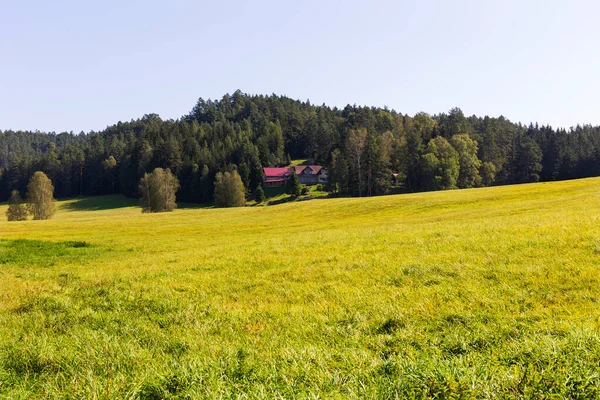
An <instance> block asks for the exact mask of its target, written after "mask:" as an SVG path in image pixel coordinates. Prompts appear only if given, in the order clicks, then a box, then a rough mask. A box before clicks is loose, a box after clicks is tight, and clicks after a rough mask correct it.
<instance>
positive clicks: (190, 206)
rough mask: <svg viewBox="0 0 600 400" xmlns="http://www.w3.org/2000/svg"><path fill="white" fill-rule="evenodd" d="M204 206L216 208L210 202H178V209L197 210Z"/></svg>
mask: <svg viewBox="0 0 600 400" xmlns="http://www.w3.org/2000/svg"><path fill="white" fill-rule="evenodd" d="M203 208H214V206H213V205H212V204H208V203H201V204H198V203H177V209H178V210H196V209H203Z"/></svg>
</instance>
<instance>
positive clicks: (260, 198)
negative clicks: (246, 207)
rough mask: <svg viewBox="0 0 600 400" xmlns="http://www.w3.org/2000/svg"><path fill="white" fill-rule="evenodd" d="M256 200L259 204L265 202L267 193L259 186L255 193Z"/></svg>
mask: <svg viewBox="0 0 600 400" xmlns="http://www.w3.org/2000/svg"><path fill="white" fill-rule="evenodd" d="M254 200H255V201H256V203H258V204H260V203H262V202H263V201H265V191H264V190H263V188H262V186H258V187H257V188H256V190H255V191H254Z"/></svg>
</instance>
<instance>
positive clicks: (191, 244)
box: [0, 179, 600, 399]
mask: <svg viewBox="0 0 600 400" xmlns="http://www.w3.org/2000/svg"><path fill="white" fill-rule="evenodd" d="M5 210H6V206H0V213H1V216H2V217H3V216H4V212H5ZM599 284H600V179H584V180H576V181H568V182H557V183H545V184H532V185H521V186H507V187H494V188H485V189H473V190H460V191H446V192H435V193H425V194H411V195H399V196H387V197H377V198H365V199H327V200H312V201H304V202H298V203H286V204H281V205H277V206H271V207H247V208H238V209H211V208H194V207H186V208H180V209H177V210H176V211H175V212H173V213H166V214H142V213H141V212H140V209H139V208H138V207H137V206H136V205H135V202H131V201H127V200H124V199H122V198H118V197H104V198H102V197H100V198H92V199H79V200H70V201H64V202H60V203H59V210H58V212H57V214H56V215H55V217H54V219H52V220H49V221H26V222H22V223H18V222H11V223H8V222H6V221H5V219H4V218H2V219H1V221H0V396H1V397H6V398H17V399H18V398H31V397H49V398H87V399H90V398H111V399H112V398H150V399H154V398H185V397H188V398H199V397H200V398H202V397H212V398H214V397H222V398H278V397H283V398H317V397H325V398H346V397H369V398H422V397H440V398H444V397H445V398H507V397H508V398H510V397H513V398H544V397H546V398H547V397H555V398H561V397H570V398H598V397H600V307H599V306H600V304H599V303H600V290H599V289H600V286H599Z"/></svg>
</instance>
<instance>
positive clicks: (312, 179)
mask: <svg viewBox="0 0 600 400" xmlns="http://www.w3.org/2000/svg"><path fill="white" fill-rule="evenodd" d="M263 172H264V178H263V185H264V186H265V187H274V186H281V185H285V183H286V182H287V181H288V179H290V176H292V174H296V175H298V179H299V180H300V183H302V184H305V185H316V184H319V183H322V184H324V183H327V170H326V169H325V168H323V167H322V166H320V165H297V166H295V167H285V168H263Z"/></svg>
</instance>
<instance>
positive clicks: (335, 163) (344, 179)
mask: <svg viewBox="0 0 600 400" xmlns="http://www.w3.org/2000/svg"><path fill="white" fill-rule="evenodd" d="M327 186H328V190H329V192H331V193H334V194H341V195H345V194H347V193H348V163H347V162H346V158H345V157H344V154H343V153H342V152H341V151H340V149H335V150H334V151H333V152H332V153H331V163H330V168H329V179H328V182H327Z"/></svg>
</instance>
